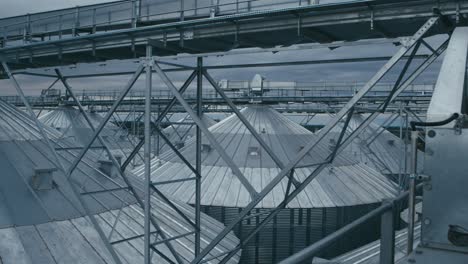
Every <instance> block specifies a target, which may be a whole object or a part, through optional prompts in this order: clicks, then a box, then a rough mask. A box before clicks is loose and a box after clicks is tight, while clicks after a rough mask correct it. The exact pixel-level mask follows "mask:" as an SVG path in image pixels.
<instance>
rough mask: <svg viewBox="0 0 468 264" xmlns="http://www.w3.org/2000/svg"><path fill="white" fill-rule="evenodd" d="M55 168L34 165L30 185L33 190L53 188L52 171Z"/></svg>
mask: <svg viewBox="0 0 468 264" xmlns="http://www.w3.org/2000/svg"><path fill="white" fill-rule="evenodd" d="M56 170H57V168H51V167H44V168H41V167H36V168H34V175H33V176H32V177H31V186H32V187H33V189H34V190H51V189H53V188H54V177H53V176H54V175H53V174H54V172H55V171H56Z"/></svg>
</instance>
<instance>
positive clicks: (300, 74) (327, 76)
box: [0, 0, 441, 94]
mask: <svg viewBox="0 0 468 264" xmlns="http://www.w3.org/2000/svg"><path fill="white" fill-rule="evenodd" d="M0 2H1V5H2V8H0V17H8V16H13V15H20V14H25V13H33V12H40V11H47V10H52V9H59V8H66V7H73V6H77V5H86V4H91V3H98V2H109V1H105V0H0ZM440 39H441V38H438V37H435V38H433V40H432V43H438V42H440ZM398 48H399V47H395V46H393V45H392V44H386V45H376V46H358V47H342V48H338V49H335V50H328V49H320V50H318V49H315V50H307V51H301V52H297V51H295V52H279V53H275V54H272V53H261V54H249V55H243V56H242V55H236V56H224V57H212V58H207V59H206V60H205V63H206V64H210V65H222V64H231V63H252V62H277V61H294V60H320V59H333V58H353V57H359V56H362V57H372V56H391V55H392V54H393V53H394V52H395V51H396V50H397V49H398ZM177 62H179V63H180V62H183V63H186V64H193V63H194V59H185V60H178V61H177ZM383 63H384V62H365V63H342V64H326V65H307V66H290V67H268V68H246V69H236V70H217V71H212V75H213V76H214V77H215V78H216V79H229V80H249V79H251V78H252V77H253V76H254V74H255V73H260V74H261V75H263V76H264V77H266V79H267V80H272V81H292V80H295V81H302V82H315V81H344V82H352V81H359V82H362V81H366V80H368V79H369V78H370V77H371V76H372V74H374V73H375V72H376V71H377V70H378V69H379V68H380V67H381V66H382V65H383ZM439 66H440V62H439V63H436V64H434V65H433V66H432V67H431V68H430V69H429V70H428V71H427V72H426V73H425V74H424V75H423V76H421V78H419V80H418V82H420V83H433V82H434V80H435V79H436V77H437V71H438V68H439ZM398 68H399V67H397V68H396V69H395V70H394V71H393V72H391V73H390V74H389V76H388V77H387V79H385V80H384V81H388V80H392V79H394V78H395V76H396V74H397V73H398V71H397V70H398ZM171 77H172V78H173V79H174V80H182V79H183V78H184V77H185V75H184V74H174V75H172V76H171ZM126 79H128V77H106V78H99V79H98V78H91V79H80V80H79V81H77V80H73V81H71V84H72V85H73V87H74V88H75V89H79V90H82V89H93V90H98V89H119V88H120V87H121V86H122V84H123V83H124V81H125V80H126ZM19 81H20V83H21V84H22V85H23V87H24V88H25V91H26V93H28V94H37V93H39V92H40V90H41V89H45V88H47V86H48V84H50V83H51V82H52V81H53V80H49V79H46V78H37V77H19ZM158 81H159V80H157V78H156V80H155V82H158ZM142 85H143V82H139V83H137V86H140V87H141V86H142ZM0 87H1V89H2V90H3V91H4V92H7V91H8V93H10V92H12V91H13V90H12V87H11V86H10V84H9V82H8V81H5V80H3V81H0Z"/></svg>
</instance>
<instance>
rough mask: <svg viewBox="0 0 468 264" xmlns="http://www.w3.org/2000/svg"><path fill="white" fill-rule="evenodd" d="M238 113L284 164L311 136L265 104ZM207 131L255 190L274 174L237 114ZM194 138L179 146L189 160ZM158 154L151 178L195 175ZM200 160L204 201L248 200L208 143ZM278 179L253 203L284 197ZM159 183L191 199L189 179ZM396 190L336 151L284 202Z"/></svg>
mask: <svg viewBox="0 0 468 264" xmlns="http://www.w3.org/2000/svg"><path fill="white" fill-rule="evenodd" d="M242 114H243V115H244V116H245V117H246V118H247V119H248V120H249V121H250V122H251V124H252V125H253V126H254V128H255V129H256V130H257V131H258V132H259V133H260V135H261V136H262V137H263V139H264V140H265V141H266V142H267V144H268V145H269V146H270V148H272V149H273V151H274V153H276V154H277V155H278V157H279V159H281V160H282V162H283V163H285V164H286V163H288V162H289V161H290V160H291V159H292V158H293V157H294V156H295V155H297V153H298V152H299V151H300V150H301V149H302V147H304V146H305V145H306V144H307V143H308V142H310V141H313V140H315V138H316V137H315V136H314V135H313V134H312V133H311V132H309V131H308V130H306V129H305V128H303V127H301V126H299V125H298V124H296V123H294V122H292V121H290V120H289V119H287V118H286V117H284V116H282V115H281V114H279V113H278V112H276V111H274V110H273V109H271V108H268V107H265V106H252V107H248V108H245V109H243V110H242ZM210 131H211V132H212V133H213V135H214V136H215V138H216V139H217V141H218V142H219V144H220V145H221V146H222V147H223V148H224V149H225V150H226V152H227V154H228V155H230V156H231V158H232V159H233V161H234V162H235V163H236V164H237V165H238V166H239V167H240V168H241V171H243V172H244V174H245V176H246V178H247V179H249V181H250V183H251V184H252V186H253V187H254V188H255V189H256V190H257V191H260V190H261V189H263V187H264V186H266V185H267V184H268V183H269V182H270V181H271V180H272V179H273V178H274V177H275V176H276V175H277V174H278V172H279V169H278V168H277V166H276V164H275V163H274V162H273V160H272V159H271V158H270V157H269V156H268V154H267V153H266V152H265V151H264V150H263V149H262V148H261V147H260V146H259V144H258V143H257V142H256V140H255V139H254V138H253V136H252V135H251V134H250V132H249V131H248V130H247V129H246V127H245V126H244V125H243V124H242V123H241V122H240V120H239V119H238V118H237V117H236V116H231V117H229V118H227V119H225V120H223V121H221V122H220V123H218V124H216V125H214V126H212V127H211V128H210ZM202 142H203V144H207V145H209V143H208V141H207V140H206V138H203V139H202ZM194 143H195V141H194V139H192V140H189V141H188V142H187V144H186V146H185V147H184V148H182V149H181V152H182V154H183V155H184V156H185V157H186V158H187V160H189V161H190V162H191V163H192V164H194V162H195V144H194ZM330 152H331V150H330V149H329V148H328V147H325V146H319V148H318V150H317V151H316V152H314V153H310V154H309V155H307V156H306V157H305V159H304V162H303V163H304V164H314V163H318V162H321V161H323V160H325V158H326V157H327V156H328V155H329V153H330ZM160 160H161V161H162V162H163V164H162V165H161V167H159V168H158V169H156V166H154V170H153V180H154V181H167V180H175V179H184V178H188V177H193V176H194V175H193V173H191V172H190V171H189V170H188V168H187V166H185V164H183V163H182V162H181V161H180V159H179V158H178V157H177V156H176V155H175V154H173V153H166V154H163V155H162V156H161V157H160ZM202 166H203V168H202V175H203V179H202V190H203V191H202V204H203V205H213V206H227V207H244V206H246V205H247V204H248V203H249V201H250V196H249V194H248V192H247V190H246V189H245V188H244V187H243V186H242V185H241V184H240V182H239V180H238V179H237V178H236V177H235V176H234V175H233V174H232V172H231V169H230V168H228V167H227V166H226V164H225V163H224V161H223V160H221V158H220V156H219V155H218V153H217V152H216V151H215V150H214V149H213V148H211V149H209V148H208V150H206V151H204V152H202ZM143 171H144V169H143V167H140V168H137V169H136V170H135V171H134V172H135V173H136V174H137V175H140V176H142V175H143ZM311 172H312V169H309V168H302V169H297V170H296V171H295V176H296V177H297V179H298V180H300V181H302V180H304V179H305V178H306V177H307V176H308V175H309V174H310V173H311ZM281 185H282V186H281ZM281 185H278V186H277V187H276V188H275V189H274V190H273V191H272V192H271V193H270V194H269V195H268V196H267V197H266V198H265V199H264V200H263V202H262V203H261V204H259V205H258V207H261V208H273V207H276V206H277V205H278V204H279V203H280V202H281V201H282V197H284V193H285V190H286V185H287V179H284V180H283V182H282V184H281ZM160 189H161V190H162V191H163V192H166V193H168V194H172V195H174V196H175V197H177V199H179V200H181V201H184V202H188V203H192V204H193V203H194V202H195V200H194V199H195V189H194V188H193V183H192V182H182V183H174V184H168V185H164V186H161V188H160ZM395 194H396V189H395V186H394V184H393V183H391V182H390V181H389V180H388V179H387V178H386V177H385V176H383V175H382V174H380V173H379V172H377V171H376V170H375V169H372V168H371V167H369V166H366V165H365V164H363V163H362V162H359V161H356V160H355V159H354V158H352V157H349V156H347V155H340V157H338V158H337V159H336V161H335V162H334V163H333V164H332V165H331V166H330V167H329V168H327V169H325V170H324V171H322V172H321V173H320V175H319V176H318V177H316V178H315V179H314V180H313V181H312V182H311V184H309V185H308V186H307V187H306V190H305V191H304V192H302V193H301V194H300V195H299V196H298V197H297V198H296V199H294V200H293V201H292V202H291V203H290V204H289V205H288V206H289V207H291V208H314V207H335V206H352V205H358V204H366V203H376V202H380V201H381V200H382V199H386V198H391V197H393V196H394V195H395Z"/></svg>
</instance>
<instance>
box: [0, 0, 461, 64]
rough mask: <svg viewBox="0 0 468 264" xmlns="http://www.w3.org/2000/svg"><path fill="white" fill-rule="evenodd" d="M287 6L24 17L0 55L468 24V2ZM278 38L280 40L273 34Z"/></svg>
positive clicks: (215, 45) (265, 43) (17, 57)
mask: <svg viewBox="0 0 468 264" xmlns="http://www.w3.org/2000/svg"><path fill="white" fill-rule="evenodd" d="M252 2H255V1H252ZM284 2H286V1H275V3H284ZM121 3H123V1H122V2H121ZM270 4H271V3H270ZM296 5H297V4H296ZM284 6H285V5H278V4H277V5H276V6H275V5H272V6H271V7H270V9H271V10H259V11H255V12H252V11H251V12H245V13H235V14H229V15H224V14H221V15H220V16H215V17H206V15H205V17H203V16H202V17H201V18H200V17H198V16H194V17H192V19H189V18H190V17H185V16H183V13H184V12H181V11H180V7H177V8H178V9H175V10H174V9H173V10H172V11H169V12H167V13H163V14H159V15H154V16H151V15H150V16H146V17H145V16H143V14H141V16H140V17H134V18H133V19H132V18H131V17H130V19H129V18H128V15H127V16H123V18H121V17H119V19H115V20H112V19H110V20H109V21H106V23H103V22H100V23H98V22H97V21H92V19H91V21H92V22H91V24H90V23H89V22H88V23H81V24H80V21H79V20H77V21H76V23H72V25H71V26H67V25H66V24H64V28H62V26H60V25H62V24H63V23H61V20H60V19H61V18H63V16H60V15H59V16H52V17H51V18H49V20H51V22H50V26H49V28H55V30H39V31H38V32H34V30H33V28H34V27H33V24H32V21H31V20H30V19H29V20H28V19H27V17H26V19H25V20H26V22H20V24H21V23H22V25H23V26H22V28H23V29H21V27H20V29H18V31H19V32H18V33H16V35H15V34H13V33H10V31H9V30H8V25H5V24H6V23H7V22H3V25H2V26H3V28H4V31H3V32H4V34H3V48H1V49H0V58H3V59H2V60H6V61H8V62H10V63H12V64H11V66H12V67H14V68H16V69H18V68H25V67H44V66H54V65H62V64H72V63H76V62H90V61H102V60H107V59H110V58H112V59H128V58H135V57H140V56H142V55H144V54H145V52H144V51H145V46H146V45H147V44H148V42H149V43H151V45H153V46H154V47H156V49H155V51H154V53H155V55H157V56H169V55H175V54H179V53H194V54H202V53H206V52H225V51H227V50H231V49H235V48H248V47H262V48H267V47H275V46H278V45H280V46H289V45H293V44H300V43H319V44H320V43H328V44H327V45H328V46H329V47H338V46H341V45H347V43H346V42H348V41H356V40H364V39H379V38H390V39H391V38H397V37H402V36H410V35H412V34H413V33H414V32H416V31H417V30H418V28H420V27H421V26H422V25H423V24H424V22H425V21H426V20H427V19H429V18H431V17H433V16H435V15H436V16H437V15H440V16H441V17H442V18H443V19H441V20H440V22H439V23H438V24H437V25H434V26H433V27H432V28H431V30H430V32H428V33H427V34H429V35H434V34H444V33H448V32H449V31H450V28H451V26H452V25H454V24H455V23H457V22H458V23H465V22H466V15H467V13H468V3H467V2H466V1H455V0H445V1H437V2H434V1H432V0H411V1H408V0H391V1H388V0H386V1H383V0H376V1H366V0H364V1H350V2H346V3H335V4H322V5H305V6H296V7H288V5H286V6H287V7H286V8H283V7H284ZM289 6H290V5H289ZM132 8H133V7H132V6H131V5H130V6H128V7H127V9H125V8H124V9H123V10H126V11H125V12H128V11H129V10H132ZM204 9H206V7H205V8H204ZM93 10H100V11H101V12H104V13H106V14H109V15H108V16H112V8H111V7H107V5H104V7H96V8H95V9H93ZM195 11H196V10H195ZM76 12H78V11H75V13H76ZM116 12H124V11H122V10H120V11H116ZM174 12H177V13H178V14H179V15H180V17H179V19H178V20H181V21H177V22H169V23H168V20H167V17H168V14H173V13H174ZM117 14H119V13H117ZM29 16H34V15H29ZM45 16H47V15H45ZM75 17H77V18H79V16H78V15H75ZM42 19H43V20H44V19H45V18H42ZM172 19H173V18H172ZM20 20H21V19H20ZM88 20H89V17H88ZM3 21H4V20H3ZM1 22H2V21H0V24H2V23H1ZM62 22H63V21H62ZM78 32H79V33H78ZM278 35H281V38H278V37H275V36H278ZM19 36H21V39H18V37H19ZM343 42H344V43H343ZM322 45H323V44H322Z"/></svg>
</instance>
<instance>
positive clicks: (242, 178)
mask: <svg viewBox="0 0 468 264" xmlns="http://www.w3.org/2000/svg"><path fill="white" fill-rule="evenodd" d="M154 67H155V69H156V72H157V73H158V75H159V76H160V78H161V80H162V81H163V82H164V83H165V84H166V85H167V87H168V88H169V89H170V90H171V91H172V93H173V94H174V96H175V97H176V98H177V100H178V101H179V103H180V104H181V105H182V107H183V108H184V109H185V111H187V113H188V114H189V115H190V117H191V118H192V120H193V121H194V122H195V123H196V124H197V126H198V127H199V128H200V129H201V130H202V132H203V134H205V137H206V138H207V139H208V141H210V143H211V144H212V145H213V147H214V149H216V151H217V152H218V154H219V155H220V156H221V158H222V159H223V160H224V162H226V164H227V165H228V167H229V168H230V169H231V170H232V173H233V174H234V176H236V177H237V178H238V179H239V181H240V182H241V183H242V185H243V186H244V187H245V188H246V189H247V191H248V192H249V194H250V196H251V197H252V199H255V197H256V196H257V195H258V193H257V191H256V190H255V188H254V187H253V186H252V185H251V184H250V182H249V180H247V178H245V176H244V174H243V173H242V172H241V171H240V169H239V168H238V167H237V165H236V164H235V163H234V161H233V160H232V159H231V157H229V156H228V154H227V153H226V151H225V150H224V149H223V148H222V147H221V146H220V145H219V143H218V142H217V140H216V138H215V137H214V136H213V134H211V132H210V131H209V130H208V128H206V126H205V124H204V123H203V121H202V120H201V119H200V118H198V116H197V114H196V113H195V112H194V111H193V109H192V108H191V107H190V105H189V104H188V103H187V102H186V101H185V99H184V98H183V97H182V95H181V94H180V93H179V91H178V90H177V88H176V87H175V86H174V84H173V83H172V81H171V80H170V79H169V77H167V75H166V73H164V71H163V70H162V69H161V68H160V67H159V66H158V64H157V63H155V65H154Z"/></svg>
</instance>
